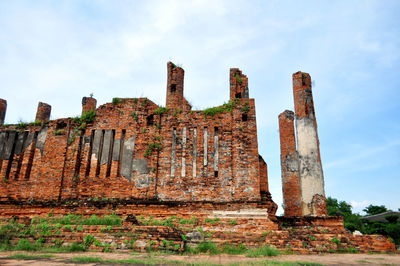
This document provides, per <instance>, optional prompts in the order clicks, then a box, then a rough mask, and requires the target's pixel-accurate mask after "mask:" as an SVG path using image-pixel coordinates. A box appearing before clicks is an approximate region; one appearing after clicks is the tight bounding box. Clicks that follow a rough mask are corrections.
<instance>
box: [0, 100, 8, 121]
mask: <svg viewBox="0 0 400 266" xmlns="http://www.w3.org/2000/svg"><path fill="white" fill-rule="evenodd" d="M6 111H7V101H6V100H4V99H0V125H3V124H4V118H6Z"/></svg>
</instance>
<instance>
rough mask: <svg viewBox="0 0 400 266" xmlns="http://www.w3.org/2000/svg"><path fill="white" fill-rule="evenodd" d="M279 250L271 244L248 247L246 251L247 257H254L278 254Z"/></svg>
mask: <svg viewBox="0 0 400 266" xmlns="http://www.w3.org/2000/svg"><path fill="white" fill-rule="evenodd" d="M278 255H279V250H277V249H276V248H274V247H271V246H263V247H259V248H254V249H249V250H248V251H247V253H246V256H247V257H250V258H256V257H261V256H264V257H271V256H278Z"/></svg>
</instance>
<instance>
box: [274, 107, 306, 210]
mask: <svg viewBox="0 0 400 266" xmlns="http://www.w3.org/2000/svg"><path fill="white" fill-rule="evenodd" d="M279 136H280V142H281V171H282V192H283V206H284V210H285V216H301V215H302V208H301V189H300V176H299V161H298V155H297V150H296V138H295V134H294V113H293V112H292V111H288V110H286V111H284V112H283V113H281V114H280V115H279Z"/></svg>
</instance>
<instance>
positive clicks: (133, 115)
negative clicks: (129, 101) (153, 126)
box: [131, 111, 138, 121]
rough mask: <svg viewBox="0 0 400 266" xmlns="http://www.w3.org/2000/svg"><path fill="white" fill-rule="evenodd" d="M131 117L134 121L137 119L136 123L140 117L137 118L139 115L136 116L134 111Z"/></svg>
mask: <svg viewBox="0 0 400 266" xmlns="http://www.w3.org/2000/svg"><path fill="white" fill-rule="evenodd" d="M131 117H132V118H133V119H135V121H137V120H138V116H137V114H136V113H135V112H134V111H133V112H132V113H131Z"/></svg>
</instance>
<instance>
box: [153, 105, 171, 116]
mask: <svg viewBox="0 0 400 266" xmlns="http://www.w3.org/2000/svg"><path fill="white" fill-rule="evenodd" d="M168 112H169V108H167V107H162V106H160V107H158V108H157V109H156V110H154V114H155V115H161V114H164V113H168Z"/></svg>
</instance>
